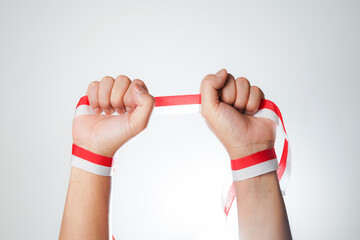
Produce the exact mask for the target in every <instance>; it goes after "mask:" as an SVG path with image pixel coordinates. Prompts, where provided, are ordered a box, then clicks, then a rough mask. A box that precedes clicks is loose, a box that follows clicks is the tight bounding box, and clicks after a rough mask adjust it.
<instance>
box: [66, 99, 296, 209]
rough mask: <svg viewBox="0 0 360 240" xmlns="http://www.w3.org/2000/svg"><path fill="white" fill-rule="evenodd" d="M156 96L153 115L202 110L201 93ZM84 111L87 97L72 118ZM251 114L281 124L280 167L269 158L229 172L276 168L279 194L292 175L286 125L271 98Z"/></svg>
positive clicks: (229, 201) (93, 167)
mask: <svg viewBox="0 0 360 240" xmlns="http://www.w3.org/2000/svg"><path fill="white" fill-rule="evenodd" d="M155 99H156V104H155V109H154V115H178V114H188V113H198V112H200V110H201V96H200V94H194V95H180V96H165V97H156V98H155ZM83 114H94V112H93V110H92V109H91V107H90V106H89V101H88V97H87V96H84V97H82V98H81V99H80V101H79V103H78V106H77V108H76V111H75V115H74V117H76V116H79V115H83ZM113 114H114V115H118V113H116V112H115V113H113ZM254 117H263V118H268V119H270V120H272V121H274V122H275V123H276V124H277V125H278V126H279V127H281V129H282V132H283V134H284V136H285V142H284V147H283V150H282V156H281V160H280V163H279V166H280V168H279V166H278V163H277V159H272V160H270V161H267V162H264V163H261V164H257V165H254V166H251V167H248V168H246V169H242V170H236V171H232V172H233V177H234V180H235V179H246V178H249V177H251V176H256V175H257V173H263V171H265V170H264V169H265V168H266V169H273V170H276V169H278V168H279V169H278V170H277V173H278V178H279V183H280V188H281V191H282V193H283V194H285V190H286V187H287V184H288V182H289V180H290V175H291V155H290V145H289V142H288V140H289V139H288V136H287V133H286V130H285V126H284V122H283V119H282V116H281V113H280V110H279V109H278V108H277V106H276V105H275V104H274V103H272V102H271V101H269V100H263V101H262V104H261V105H260V108H259V110H258V111H257V112H256V114H255V115H254ZM74 159H75V160H73V161H72V162H74V164H77V166H79V167H80V168H83V169H86V170H88V171H90V172H91V171H93V172H103V173H104V174H111V171H109V170H104V166H101V165H97V164H94V163H91V164H90V163H89V162H87V161H86V160H84V161H85V163H84V162H82V161H79V158H78V159H76V158H74ZM80 160H81V159H80ZM81 162H82V163H81ZM275 165H276V166H275ZM97 167H99V169H101V168H102V169H103V170H99V171H97V170H96V168H97ZM245 171H246V173H245ZM270 171H272V170H270ZM240 175H241V176H240ZM234 188H235V186H234V184H232V186H231V187H230V190H229V191H228V194H227V197H226V198H223V209H224V212H225V215H226V216H227V215H228V213H229V210H230V208H231V205H232V203H233V200H234V198H235V189H234Z"/></svg>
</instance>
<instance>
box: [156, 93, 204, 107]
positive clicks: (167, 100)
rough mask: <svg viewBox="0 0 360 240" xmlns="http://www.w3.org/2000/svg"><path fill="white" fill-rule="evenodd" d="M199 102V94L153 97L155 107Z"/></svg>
mask: <svg viewBox="0 0 360 240" xmlns="http://www.w3.org/2000/svg"><path fill="white" fill-rule="evenodd" d="M189 104H201V96H200V94H193V95H178V96H164V97H155V107H163V106H176V105H189Z"/></svg>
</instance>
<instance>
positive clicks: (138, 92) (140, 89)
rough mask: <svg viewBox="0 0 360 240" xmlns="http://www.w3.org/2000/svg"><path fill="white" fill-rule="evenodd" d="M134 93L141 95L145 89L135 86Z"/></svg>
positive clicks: (138, 85)
mask: <svg viewBox="0 0 360 240" xmlns="http://www.w3.org/2000/svg"><path fill="white" fill-rule="evenodd" d="M135 91H136V93H137V94H139V95H141V94H143V93H144V92H145V89H144V88H143V87H142V86H141V85H140V84H135Z"/></svg>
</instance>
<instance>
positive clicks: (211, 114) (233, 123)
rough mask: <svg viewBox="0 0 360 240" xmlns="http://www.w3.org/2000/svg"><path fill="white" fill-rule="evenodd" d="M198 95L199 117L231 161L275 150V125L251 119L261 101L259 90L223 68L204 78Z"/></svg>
mask: <svg viewBox="0 0 360 240" xmlns="http://www.w3.org/2000/svg"><path fill="white" fill-rule="evenodd" d="M200 92H201V112H202V115H203V117H204V118H205V120H206V122H207V124H208V126H209V127H210V129H211V130H212V131H213V132H214V133H215V135H216V136H217V137H218V138H219V140H220V141H221V142H222V143H223V145H224V146H225V148H226V150H227V152H228V153H229V156H230V158H231V159H238V158H242V157H245V156H248V155H250V154H253V153H256V152H259V151H262V150H266V149H269V148H272V147H274V141H275V135H276V126H275V124H274V123H273V122H272V121H271V120H269V119H265V118H256V117H253V116H252V115H254V114H255V113H256V111H257V110H258V108H259V104H260V102H261V100H262V99H264V94H263V92H262V91H261V89H260V88H258V87H255V86H250V83H249V81H248V80H247V79H246V78H237V79H234V77H233V76H232V75H231V74H228V73H227V71H226V70H225V69H222V70H220V71H219V72H217V73H216V74H209V75H207V76H206V77H205V78H204V79H203V81H202V82H201V87H200Z"/></svg>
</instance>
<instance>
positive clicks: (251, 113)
mask: <svg viewBox="0 0 360 240" xmlns="http://www.w3.org/2000/svg"><path fill="white" fill-rule="evenodd" d="M245 114H246V115H249V116H252V115H254V113H253V112H249V111H245Z"/></svg>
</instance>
